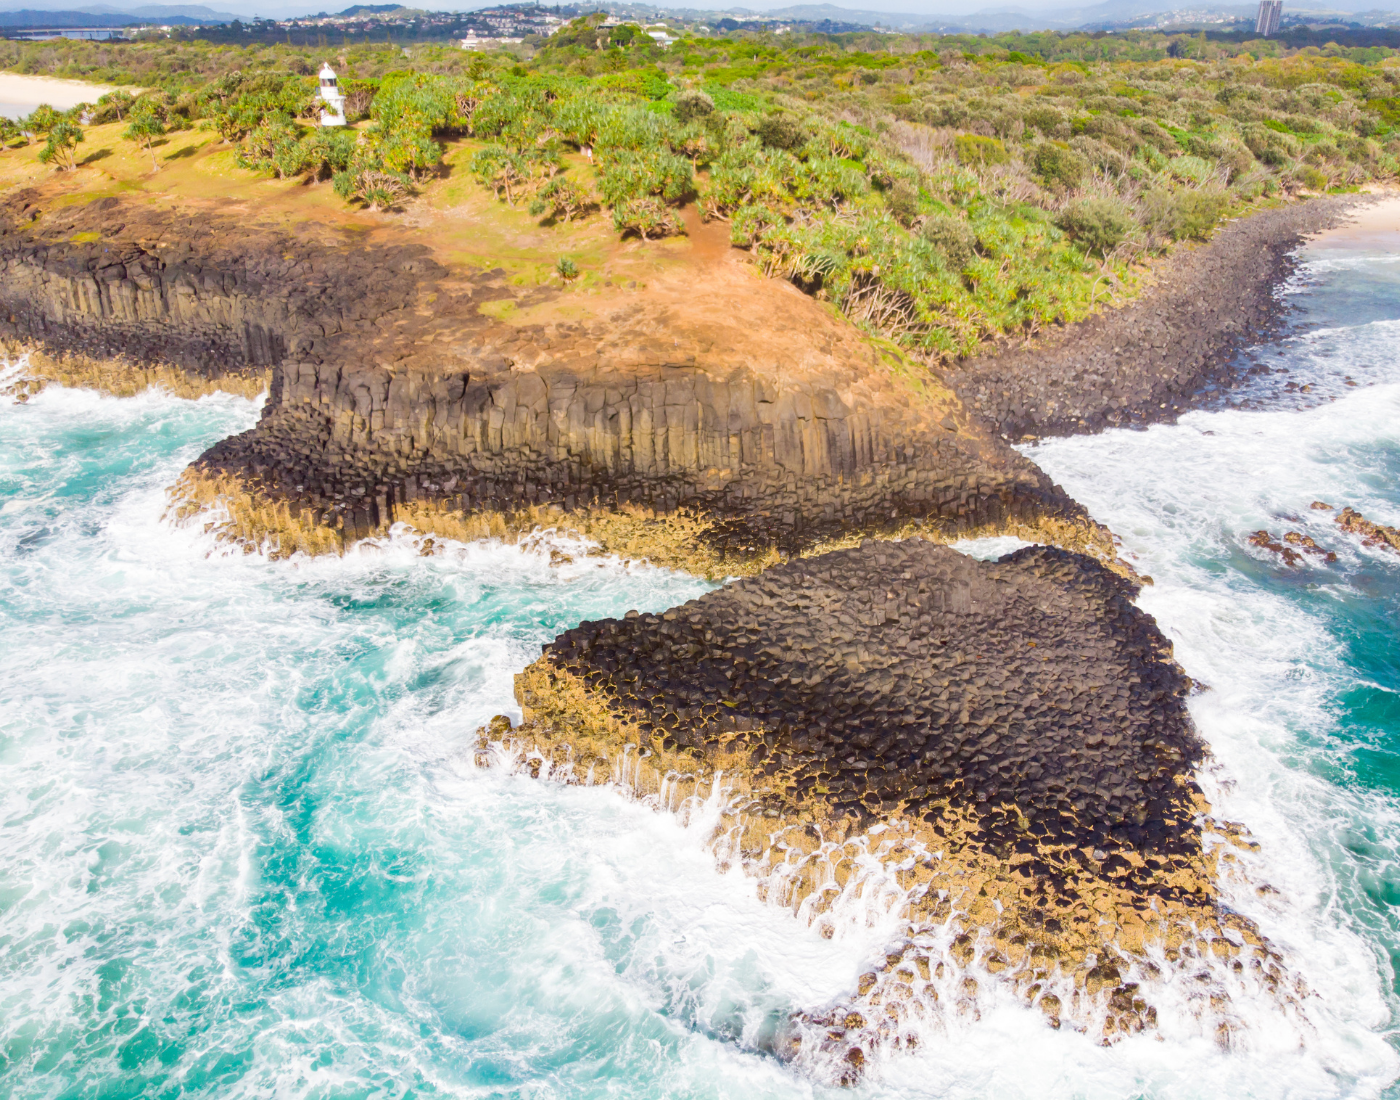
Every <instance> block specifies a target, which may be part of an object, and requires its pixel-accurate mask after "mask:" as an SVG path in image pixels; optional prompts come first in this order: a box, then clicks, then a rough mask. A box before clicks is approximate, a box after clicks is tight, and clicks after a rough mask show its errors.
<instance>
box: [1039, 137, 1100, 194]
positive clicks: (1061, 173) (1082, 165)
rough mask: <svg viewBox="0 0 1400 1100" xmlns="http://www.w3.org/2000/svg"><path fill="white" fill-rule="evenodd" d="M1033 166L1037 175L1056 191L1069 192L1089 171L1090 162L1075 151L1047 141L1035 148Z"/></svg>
mask: <svg viewBox="0 0 1400 1100" xmlns="http://www.w3.org/2000/svg"><path fill="white" fill-rule="evenodd" d="M1031 164H1032V165H1033V166H1034V168H1035V172H1036V175H1038V176H1039V177H1040V178H1041V179H1043V180H1044V181H1045V182H1046V183H1047V184H1049V185H1050V186H1051V187H1053V188H1055V189H1056V190H1069V189H1070V188H1073V187H1077V186H1079V182H1080V181H1081V180H1082V179H1083V178H1084V176H1085V174H1086V173H1087V172H1088V171H1089V162H1088V161H1086V160H1085V159H1084V158H1083V157H1081V156H1080V155H1079V154H1078V153H1076V152H1075V151H1074V150H1073V149H1070V148H1067V147H1066V146H1063V145H1058V144H1056V143H1055V142H1051V141H1047V142H1043V143H1041V144H1040V145H1037V146H1036V147H1035V153H1034V154H1033V155H1032V158H1031Z"/></svg>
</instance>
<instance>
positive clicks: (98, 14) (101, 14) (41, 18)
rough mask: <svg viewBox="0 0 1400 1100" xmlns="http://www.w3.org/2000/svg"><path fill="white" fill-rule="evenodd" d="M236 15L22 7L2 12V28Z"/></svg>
mask: <svg viewBox="0 0 1400 1100" xmlns="http://www.w3.org/2000/svg"><path fill="white" fill-rule="evenodd" d="M234 18H235V16H233V15H230V14H229V13H228V12H218V11H214V10H213V9H211V8H206V7H201V6H197V5H146V6H143V7H136V8H130V9H127V10H123V9H121V8H116V7H112V6H111V5H110V4H94V5H91V6H89V7H82V8H68V9H63V10H60V11H50V10H45V9H40V8H19V9H15V10H11V11H0V27H125V26H129V25H131V24H133V23H147V22H152V21H159V22H161V23H166V24H171V25H174V26H182V27H189V26H205V25H208V24H211V23H226V22H228V21H230V20H232V19H234Z"/></svg>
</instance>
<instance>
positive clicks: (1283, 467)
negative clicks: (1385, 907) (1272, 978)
mask: <svg viewBox="0 0 1400 1100" xmlns="http://www.w3.org/2000/svg"><path fill="white" fill-rule="evenodd" d="M1397 413H1400V385H1395V384H1389V385H1379V386H1376V387H1374V388H1372V389H1370V390H1366V391H1358V392H1354V393H1352V394H1351V395H1349V396H1347V397H1346V398H1343V399H1341V400H1338V401H1336V402H1335V403H1331V404H1328V405H1325V406H1322V407H1318V408H1314V409H1310V410H1301V411H1299V410H1284V411H1275V412H1243V411H1225V412H1216V413H1193V414H1191V415H1189V416H1187V417H1185V418H1183V419H1182V421H1181V423H1180V424H1178V425H1175V426H1166V425H1160V426H1156V427H1153V428H1150V429H1148V430H1147V431H1145V432H1111V433H1107V434H1105V435H1103V436H1100V437H1096V438H1093V439H1085V438H1078V439H1066V440H1057V441H1054V442H1051V443H1047V444H1044V445H1042V446H1040V447H1038V448H1035V449H1033V450H1032V451H1031V452H1030V453H1031V454H1032V456H1033V457H1034V458H1035V459H1036V461H1037V462H1039V463H1040V464H1042V465H1043V466H1044V468H1045V469H1046V471H1047V472H1048V473H1049V474H1050V475H1051V476H1052V477H1054V478H1055V479H1056V480H1057V481H1059V482H1061V483H1062V484H1064V485H1065V487H1066V489H1067V490H1068V491H1069V492H1070V493H1071V495H1073V496H1075V497H1076V499H1078V500H1080V501H1082V502H1084V503H1085V504H1086V505H1087V506H1088V507H1089V509H1090V511H1091V512H1092V513H1093V514H1094V515H1095V516H1096V518H1098V519H1101V520H1103V521H1104V522H1107V523H1108V524H1109V525H1110V526H1111V527H1112V528H1113V530H1114V531H1115V532H1116V533H1118V534H1119V535H1120V536H1121V537H1122V539H1123V542H1124V546H1125V549H1126V550H1127V551H1128V552H1129V554H1130V555H1132V556H1133V557H1134V558H1136V559H1137V560H1136V562H1135V564H1136V565H1137V567H1138V568H1139V569H1140V570H1142V571H1143V572H1146V573H1149V574H1151V575H1152V576H1153V577H1154V578H1155V579H1156V584H1155V585H1154V586H1152V587H1150V588H1147V589H1145V590H1144V591H1143V594H1142V596H1141V598H1140V600H1139V603H1140V604H1141V606H1142V607H1143V608H1144V609H1145V610H1147V611H1149V612H1151V613H1152V614H1153V615H1154V616H1155V617H1156V618H1157V620H1158V622H1159V624H1160V625H1161V626H1162V628H1163V629H1164V630H1165V631H1166V632H1167V634H1168V636H1169V637H1170V638H1171V639H1172V640H1173V642H1174V644H1175V648H1176V655H1177V658H1178V660H1179V661H1180V662H1181V663H1182V665H1183V667H1184V668H1185V669H1186V670H1187V672H1188V673H1189V674H1191V675H1192V676H1194V677H1196V678H1197V679H1198V680H1200V681H1202V682H1204V683H1205V684H1207V685H1209V686H1210V687H1211V688H1212V689H1213V690H1211V691H1208V692H1206V693H1205V694H1202V695H1200V696H1199V697H1197V698H1196V699H1195V700H1194V701H1193V706H1192V712H1193V716H1194V717H1195V720H1196V722H1197V725H1198V727H1199V729H1200V730H1201V733H1202V734H1203V736H1204V737H1205V739H1206V740H1207V742H1208V743H1209V745H1210V748H1211V750H1212V753H1213V755H1214V766H1213V767H1211V768H1210V769H1208V770H1207V772H1206V774H1205V776H1204V777H1203V778H1204V784H1203V785H1204V787H1205V789H1206V793H1207V795H1208V797H1209V798H1210V800H1211V802H1212V804H1213V806H1214V808H1215V812H1216V814H1217V816H1219V817H1222V818H1225V819H1231V820H1236V821H1240V822H1243V823H1244V824H1245V825H1247V826H1248V827H1249V829H1250V830H1251V832H1252V833H1253V834H1254V836H1255V837H1256V839H1258V840H1259V841H1260V843H1261V845H1262V849H1261V851H1260V852H1259V853H1257V854H1254V855H1244V856H1243V858H1242V862H1243V863H1244V867H1243V868H1242V871H1243V873H1242V874H1241V875H1239V876H1231V877H1228V878H1227V879H1226V881H1225V888H1226V895H1227V897H1228V898H1229V900H1230V902H1231V903H1232V905H1234V906H1235V907H1236V908H1237V909H1238V910H1239V911H1241V912H1243V913H1245V914H1246V915H1248V916H1250V917H1252V918H1254V919H1255V920H1257V921H1258V922H1259V924H1260V927H1261V928H1262V930H1263V931H1264V932H1265V934H1266V935H1268V936H1269V937H1270V938H1271V939H1272V940H1273V941H1274V943H1275V944H1276V945H1278V946H1280V947H1281V948H1282V949H1283V951H1284V955H1285V957H1286V958H1287V960H1288V963H1289V965H1290V967H1292V968H1293V969H1294V970H1295V972H1296V973H1298V974H1299V975H1301V976H1302V977H1303V979H1304V980H1305V981H1306V982H1307V984H1308V986H1309V987H1311V989H1312V990H1313V991H1314V994H1315V995H1314V996H1312V997H1309V998H1307V999H1306V1002H1305V1013H1306V1021H1307V1023H1306V1030H1304V1031H1303V1032H1302V1033H1301V1034H1300V1035H1298V1037H1297V1042H1298V1044H1299V1049H1298V1050H1297V1051H1296V1053H1294V1054H1293V1056H1292V1057H1291V1058H1288V1059H1287V1064H1288V1065H1289V1066H1290V1067H1291V1070H1292V1072H1294V1073H1296V1074H1297V1076H1295V1077H1293V1078H1292V1081H1293V1087H1294V1088H1301V1082H1302V1081H1304V1080H1307V1079H1308V1078H1309V1077H1311V1078H1312V1079H1313V1081H1314V1083H1313V1085H1312V1086H1311V1087H1309V1088H1307V1089H1306V1090H1304V1091H1305V1092H1306V1093H1308V1094H1313V1092H1314V1090H1319V1091H1320V1092H1321V1093H1322V1094H1326V1092H1327V1091H1328V1085H1327V1083H1328V1081H1329V1079H1330V1078H1331V1077H1332V1075H1335V1077H1336V1080H1337V1087H1338V1088H1339V1089H1340V1090H1341V1091H1342V1092H1346V1093H1348V1094H1361V1095H1366V1094H1374V1093H1376V1092H1377V1091H1379V1089H1380V1088H1381V1087H1382V1086H1383V1085H1384V1084H1386V1083H1388V1082H1389V1081H1391V1080H1393V1079H1394V1077H1395V1075H1396V1073H1397V1072H1400V1062H1398V1061H1397V1059H1396V1056H1395V1053H1394V1051H1393V1050H1392V1048H1391V1047H1389V1046H1388V1045H1387V1044H1386V1043H1385V1042H1384V1041H1383V1039H1382V1037H1381V1036H1382V1034H1383V1033H1384V1032H1385V1031H1386V1030H1387V1029H1388V1028H1389V1025H1390V1022H1391V1019H1392V1016H1393V1013H1394V1010H1395V1005H1394V1003H1393V1001H1392V1000H1391V998H1390V997H1389V996H1388V995H1387V994H1386V992H1385V990H1386V989H1387V988H1388V987H1389V984H1390V981H1391V979H1392V974H1391V972H1390V966H1389V961H1388V959H1387V958H1386V957H1385V956H1384V955H1383V954H1380V953H1379V952H1378V950H1377V947H1378V945H1377V944H1375V943H1374V941H1372V942H1368V937H1367V936H1366V934H1365V933H1366V931H1367V930H1366V929H1364V928H1363V927H1362V926H1361V924H1360V922H1359V921H1357V920H1356V919H1355V917H1353V916H1350V915H1349V914H1353V913H1355V911H1356V910H1357V908H1358V906H1357V905H1355V904H1354V902H1355V901H1356V900H1357V898H1356V895H1358V894H1360V893H1362V892H1363V889H1362V884H1361V882H1360V881H1359V880H1363V879H1365V878H1367V877H1368V876H1369V875H1371V874H1372V873H1373V871H1374V870H1376V869H1378V867H1377V866H1376V865H1377V861H1378V860H1379V862H1381V863H1385V862H1391V861H1393V860H1394V858H1395V856H1396V855H1397V854H1400V851H1397V849H1400V833H1397V832H1396V831H1394V830H1393V829H1390V828H1387V827H1386V825H1389V824H1392V823H1395V822H1396V820H1397V816H1400V813H1398V812H1397V807H1396V806H1395V805H1394V803H1393V801H1392V800H1391V799H1388V798H1385V797H1382V796H1380V795H1377V794H1357V793H1353V792H1350V791H1348V790H1346V789H1345V788H1343V787H1339V786H1337V785H1335V784H1333V783H1330V782H1328V781H1326V780H1325V779H1324V778H1322V777H1321V776H1319V775H1317V774H1316V772H1315V771H1313V770H1311V769H1309V768H1307V767H1305V766H1301V765H1303V764H1305V763H1306V757H1307V756H1308V755H1309V752H1310V750H1309V749H1308V747H1307V745H1308V743H1309V741H1312V740H1316V739H1320V738H1321V739H1325V737H1326V734H1327V731H1328V729H1329V727H1331V726H1332V725H1333V724H1334V722H1335V720H1334V719H1333V718H1332V717H1331V716H1330V714H1329V713H1328V711H1327V709H1326V707H1325V705H1324V704H1325V701H1326V699H1327V697H1328V696H1330V695H1331V694H1333V693H1334V692H1335V691H1336V690H1337V689H1338V687H1339V686H1345V680H1344V679H1343V677H1344V675H1345V672H1344V665H1345V662H1344V659H1343V655H1342V653H1341V651H1340V648H1339V646H1340V643H1339V642H1338V641H1336V640H1334V639H1333V638H1331V637H1330V636H1329V635H1328V633H1327V631H1326V630H1325V628H1324V627H1323V626H1322V625H1321V624H1320V622H1319V621H1318V616H1317V614H1316V613H1313V612H1310V611H1309V610H1308V609H1306V608H1304V607H1300V606H1299V605H1298V602H1297V601H1296V600H1295V599H1291V598H1290V595H1289V592H1288V590H1287V589H1283V590H1280V588H1279V582H1280V581H1282V582H1283V583H1285V584H1293V585H1307V586H1308V587H1310V588H1312V589H1314V590H1315V591H1316V592H1317V593H1318V594H1319V597H1320V598H1321V599H1322V600H1323V601H1326V600H1328V599H1332V600H1337V601H1346V600H1349V599H1352V598H1354V596H1355V595H1356V592H1355V588H1354V585H1355V584H1356V580H1355V578H1356V576H1357V574H1358V571H1361V570H1363V569H1364V568H1380V569H1382V570H1388V571H1390V575H1391V576H1392V577H1395V576H1400V560H1397V559H1395V558H1394V557H1393V556H1390V555H1389V554H1388V552H1382V551H1379V550H1368V549H1366V548H1364V547H1362V546H1360V545H1359V544H1358V543H1357V542H1356V540H1354V539H1352V538H1350V537H1349V536H1346V535H1345V534H1344V533H1342V532H1341V531H1340V530H1339V529H1338V528H1337V527H1336V526H1335V525H1334V524H1332V523H1331V522H1330V517H1331V515H1332V513H1328V512H1320V511H1316V510H1313V509H1310V508H1309V504H1310V502H1312V501H1313V500H1317V499H1322V500H1325V501H1329V502H1331V503H1334V504H1335V505H1337V506H1338V507H1340V506H1341V505H1343V504H1350V505H1352V506H1354V507H1357V508H1358V509H1360V510H1361V511H1363V512H1364V513H1366V514H1367V515H1369V516H1372V517H1373V518H1375V519H1377V520H1378V521H1380V522H1389V523H1394V522H1395V521H1396V518H1397V517H1396V515H1395V511H1396V505H1395V501H1394V498H1393V497H1392V496H1390V495H1389V494H1388V493H1387V492H1385V491H1384V490H1385V489H1388V488H1390V482H1389V480H1388V479H1387V481H1386V482H1385V483H1384V484H1383V485H1382V484H1378V483H1377V481H1376V478H1377V477H1378V476H1380V475H1381V474H1382V471H1383V469H1384V467H1385V465H1386V462H1387V460H1389V461H1390V462H1392V463H1393V462H1394V456H1395V455H1396V454H1397V453H1400V419H1398V418H1397ZM1260 528H1264V529H1270V530H1271V531H1273V533H1274V534H1275V536H1276V537H1277V536H1278V535H1280V534H1282V533H1283V531H1284V530H1290V529H1291V530H1298V531H1300V532H1303V533H1305V534H1310V535H1313V536H1314V537H1315V538H1316V540H1317V541H1318V542H1319V543H1321V544H1323V545H1324V546H1327V547H1329V548H1332V549H1334V550H1335V551H1336V552H1337V553H1338V554H1339V556H1340V559H1341V560H1340V561H1339V562H1338V563H1336V564H1335V565H1331V566H1324V565H1321V564H1314V562H1315V561H1316V559H1309V560H1308V564H1306V565H1305V566H1303V567H1302V568H1301V569H1298V570H1290V569H1289V568H1288V567H1287V566H1284V565H1283V564H1282V563H1280V562H1279V561H1278V560H1277V559H1275V558H1274V557H1273V556H1272V555H1271V554H1269V552H1268V551H1266V550H1260V549H1257V548H1254V547H1251V546H1250V545H1249V544H1248V543H1247V541H1246V540H1247V536H1248V534H1249V532H1251V531H1253V530H1256V529H1260ZM1390 583H1392V584H1393V583H1394V581H1393V580H1392V581H1391V582H1390ZM1377 817H1379V819H1380V820H1379V821H1376V819H1377ZM1363 821H1372V822H1376V825H1377V827H1376V829H1375V833H1376V834H1377V835H1378V836H1381V837H1388V839H1387V840H1384V841H1382V842H1381V844H1380V847H1381V848H1382V849H1383V851H1382V852H1377V853H1368V854H1366V855H1360V854H1359V853H1357V852H1356V851H1354V850H1353V846H1352V845H1351V844H1350V843H1349V838H1348V833H1349V832H1350V831H1351V830H1352V829H1354V828H1355V827H1356V825H1357V824H1358V823H1360V822H1363ZM1382 823H1384V824H1382ZM1266 885H1267V887H1271V888H1272V890H1273V891H1277V892H1266V893H1264V894H1262V895H1261V894H1260V893H1259V892H1258V891H1259V888H1261V887H1264V886H1266ZM1246 1022H1248V1023H1257V1022H1258V1019H1257V1017H1256V1018H1254V1019H1249V1018H1247V1020H1246ZM1280 1053H1281V1052H1280Z"/></svg>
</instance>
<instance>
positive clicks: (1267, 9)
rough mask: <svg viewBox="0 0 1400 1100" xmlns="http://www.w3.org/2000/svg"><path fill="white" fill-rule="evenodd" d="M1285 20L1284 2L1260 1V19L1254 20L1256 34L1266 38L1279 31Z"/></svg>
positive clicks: (1276, 0) (1281, 0)
mask: <svg viewBox="0 0 1400 1100" xmlns="http://www.w3.org/2000/svg"><path fill="white" fill-rule="evenodd" d="M1282 18H1283V0H1259V17H1258V18H1257V19H1255V20H1254V33H1255V34H1262V35H1263V36H1264V37H1265V38H1267V37H1268V36H1269V35H1271V34H1273V33H1274V32H1275V31H1277V30H1278V24H1279V20H1280V19H1282Z"/></svg>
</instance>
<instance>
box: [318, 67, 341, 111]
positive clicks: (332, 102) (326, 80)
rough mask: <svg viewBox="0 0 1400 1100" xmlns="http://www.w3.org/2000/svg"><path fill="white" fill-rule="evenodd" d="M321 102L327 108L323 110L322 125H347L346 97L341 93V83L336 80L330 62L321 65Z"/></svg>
mask: <svg viewBox="0 0 1400 1100" xmlns="http://www.w3.org/2000/svg"><path fill="white" fill-rule="evenodd" d="M320 77H321V92H320V95H321V102H322V103H324V104H325V105H326V106H325V109H324V110H322V111H321V125H322V126H344V125H345V97H344V96H343V95H341V94H340V85H339V84H338V83H337V82H336V77H335V70H334V69H332V68H331V67H330V65H329V64H327V65H322V66H321V74H320Z"/></svg>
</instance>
